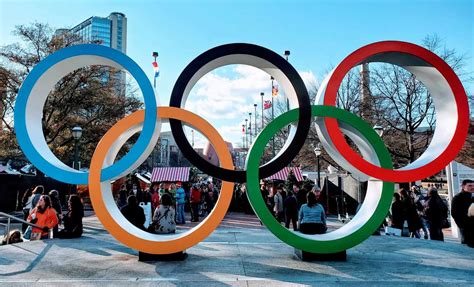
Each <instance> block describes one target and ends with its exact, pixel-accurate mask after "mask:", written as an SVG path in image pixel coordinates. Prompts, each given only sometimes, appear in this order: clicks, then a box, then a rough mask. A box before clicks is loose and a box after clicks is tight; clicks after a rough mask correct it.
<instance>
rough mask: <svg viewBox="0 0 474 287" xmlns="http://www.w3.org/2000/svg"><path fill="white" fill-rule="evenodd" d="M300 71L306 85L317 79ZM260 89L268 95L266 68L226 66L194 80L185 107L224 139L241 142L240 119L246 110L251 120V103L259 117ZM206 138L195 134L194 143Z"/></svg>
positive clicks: (234, 143) (268, 96) (198, 143)
mask: <svg viewBox="0 0 474 287" xmlns="http://www.w3.org/2000/svg"><path fill="white" fill-rule="evenodd" d="M300 75H301V77H302V78H303V80H304V82H305V84H306V85H307V87H311V86H312V85H314V83H317V82H318V81H317V79H316V77H315V76H314V74H313V72H312V71H301V72H300ZM261 92H264V93H265V98H264V99H266V100H267V99H270V98H271V97H270V95H271V82H270V75H268V74H267V73H266V72H263V71H262V70H260V69H257V68H255V67H251V66H247V65H232V66H226V67H223V68H219V69H216V70H214V71H212V72H211V73H208V74H206V75H205V76H204V77H202V78H201V79H200V80H199V81H198V82H197V84H196V85H195V87H194V88H193V89H192V90H191V93H190V95H189V97H188V101H187V102H186V109H188V110H190V111H192V112H194V113H196V114H198V115H200V116H201V117H203V118H204V119H206V120H208V121H209V122H210V123H211V124H212V125H213V126H214V127H215V128H216V129H217V130H218V131H219V132H220V133H221V135H222V137H223V138H224V139H225V140H226V141H230V142H232V144H233V145H234V146H241V145H242V123H243V122H244V119H245V118H248V117H249V115H248V113H249V112H251V113H252V123H253V122H254V120H255V119H254V116H255V115H254V109H255V108H254V104H257V105H258V107H257V115H258V117H260V113H261V97H260V93H261ZM257 122H260V119H257ZM252 127H253V126H252ZM206 142H207V140H205V139H204V138H202V136H199V139H198V137H197V136H196V137H195V146H196V147H203V146H204V144H205V143H206ZM201 145H202V146H201Z"/></svg>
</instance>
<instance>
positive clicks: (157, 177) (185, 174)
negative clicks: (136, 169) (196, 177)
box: [151, 167, 190, 182]
mask: <svg viewBox="0 0 474 287" xmlns="http://www.w3.org/2000/svg"><path fill="white" fill-rule="evenodd" d="M189 169H190V168H189V167H155V168H154V169H153V173H152V174H151V182H160V181H189Z"/></svg>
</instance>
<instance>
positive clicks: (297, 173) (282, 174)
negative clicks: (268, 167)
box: [266, 167, 303, 181]
mask: <svg viewBox="0 0 474 287" xmlns="http://www.w3.org/2000/svg"><path fill="white" fill-rule="evenodd" d="M290 170H292V171H293V174H294V175H295V177H296V180H297V181H303V175H302V174H301V170H300V168H299V167H285V168H283V169H282V170H280V171H279V172H277V173H275V174H274V175H271V176H269V177H267V178H266V179H267V180H269V179H277V180H287V178H288V174H289V173H290Z"/></svg>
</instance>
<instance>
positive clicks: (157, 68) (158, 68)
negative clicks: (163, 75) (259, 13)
mask: <svg viewBox="0 0 474 287" xmlns="http://www.w3.org/2000/svg"><path fill="white" fill-rule="evenodd" d="M151 64H152V65H153V70H155V78H158V76H159V75H160V67H158V63H157V62H156V61H155V62H153V63H151Z"/></svg>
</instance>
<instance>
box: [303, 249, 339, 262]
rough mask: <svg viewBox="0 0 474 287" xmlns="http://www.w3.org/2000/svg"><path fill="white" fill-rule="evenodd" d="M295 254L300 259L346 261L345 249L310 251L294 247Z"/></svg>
mask: <svg viewBox="0 0 474 287" xmlns="http://www.w3.org/2000/svg"><path fill="white" fill-rule="evenodd" d="M295 255H296V256H298V258H299V259H301V261H347V253H346V251H345V250H344V251H341V252H337V253H327V254H319V253H311V252H306V251H303V250H300V249H296V248H295Z"/></svg>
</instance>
